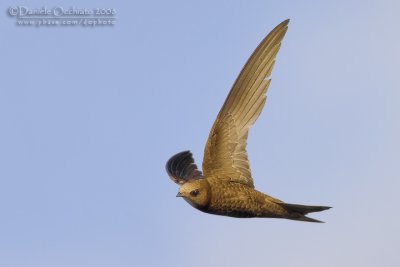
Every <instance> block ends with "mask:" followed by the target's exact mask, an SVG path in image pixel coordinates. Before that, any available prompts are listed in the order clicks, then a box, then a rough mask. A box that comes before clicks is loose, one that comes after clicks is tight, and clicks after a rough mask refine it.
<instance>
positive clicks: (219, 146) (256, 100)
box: [203, 20, 289, 187]
mask: <svg viewBox="0 0 400 267" xmlns="http://www.w3.org/2000/svg"><path fill="white" fill-rule="evenodd" d="M288 23H289V20H285V21H283V22H282V23H280V24H279V25H278V26H276V27H275V29H273V30H272V31H271V32H270V33H269V34H268V36H267V37H265V39H264V40H263V41H262V42H261V43H260V44H259V45H258V47H257V48H256V50H255V51H254V52H253V54H252V55H251V57H250V58H249V60H248V61H247V63H246V65H245V66H244V68H243V69H242V71H241V72H240V74H239V76H238V77H237V79H236V81H235V83H234V85H233V87H232V89H231V91H230V92H229V95H228V97H227V98H226V100H225V103H224V105H223V106H222V108H221V111H220V112H219V114H218V116H217V119H216V120H215V122H214V125H213V127H212V129H211V132H210V135H209V137H208V141H207V144H206V147H205V151H204V159H203V172H204V176H205V177H214V178H217V179H229V180H230V181H232V182H239V183H242V184H245V185H248V186H251V187H254V183H253V179H252V177H251V172H250V166H249V160H248V158H247V152H246V144H247V141H246V140H247V136H248V133H249V129H250V127H251V126H252V125H253V124H254V122H255V121H256V120H257V118H258V116H259V115H260V113H261V110H262V108H263V107H264V104H265V100H266V96H265V93H266V92H267V89H268V86H269V84H270V81H271V80H270V79H266V78H268V77H269V76H270V74H271V71H272V68H273V66H274V63H275V57H276V55H277V53H278V51H279V48H280V45H281V41H282V39H283V37H284V36H285V33H286V31H287V28H288V26H287V25H288Z"/></svg>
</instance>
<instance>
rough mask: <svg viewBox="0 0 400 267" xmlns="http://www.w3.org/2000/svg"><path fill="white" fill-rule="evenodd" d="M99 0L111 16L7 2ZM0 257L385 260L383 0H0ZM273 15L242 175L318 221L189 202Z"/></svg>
mask: <svg viewBox="0 0 400 267" xmlns="http://www.w3.org/2000/svg"><path fill="white" fill-rule="evenodd" d="M16 5H21V6H28V7H31V8H40V7H42V6H48V7H53V6H63V7H66V8H68V7H70V6H76V7H80V8H103V7H111V8H115V9H116V10H117V14H116V18H117V21H116V25H115V26H113V27H94V28H85V27H73V26H70V27H60V26H59V27H57V26H56V27H22V26H16V25H15V23H16V19H15V17H9V16H7V14H6V13H7V10H8V8H9V7H11V6H16ZM0 9H1V10H3V15H2V16H0V30H1V32H2V36H3V38H2V41H1V42H0V53H1V59H2V60H1V61H0V71H1V73H2V86H1V87H0V125H1V131H0V212H1V213H0V214H1V215H0V265H1V266H9V267H14V266H15V267H16V266H18V267H20V266H30V267H32V266H38V267H39V266H40V267H46V266H49V267H50V266H51V267H53V266H78V267H79V266H161V265H162V266H188V265H190V266H205V265H207V266H223V265H229V266H232V267H235V266H243V265H246V266H249V265H253V266H260V265H261V266H264V265H270V266H294V265H295V266H298V267H301V266H307V267H312V266H363V267H368V266H378V265H379V266H399V264H400V260H399V258H398V255H397V254H398V244H399V242H400V232H399V231H398V225H400V216H399V215H398V212H397V208H398V203H399V197H398V189H399V188H400V182H399V181H400V180H399V178H400V169H399V157H400V141H399V136H400V124H399V118H400V105H399V104H400V103H399V101H400V90H399V89H400V86H399V85H400V83H399V79H398V70H399V67H400V63H399V62H400V52H399V49H398V48H399V47H400V32H399V29H398V25H400V17H399V16H398V11H399V10H400V4H399V2H398V1H394V0H393V1H389V0H385V1H358V0H354V1H328V2H327V1H302V3H300V1H218V2H216V1H201V3H194V2H192V3H189V2H188V1H147V2H146V3H144V1H141V2H139V1H130V2H129V3H127V1H74V0H71V1H65V0H62V1H47V2H46V1H19V2H15V1H3V2H2V3H1V4H0ZM287 18H290V19H291V22H290V24H289V30H288V33H287V35H286V37H285V39H284V41H283V44H282V47H281V50H280V52H279V55H278V58H277V62H276V65H275V68H274V71H273V73H272V83H271V86H270V88H269V92H268V100H267V104H266V107H265V109H264V111H263V113H262V114H261V116H260V118H259V119H258V121H257V123H256V125H255V126H254V127H253V128H252V130H251V132H250V136H249V142H248V152H249V158H250V161H251V168H252V173H253V177H254V179H255V185H256V188H257V189H259V190H260V191H264V192H266V193H268V194H270V195H272V196H274V197H277V198H280V199H282V200H285V201H287V202H290V203H300V204H315V205H329V206H333V207H334V208H333V209H332V210H329V211H326V212H323V213H320V214H315V216H313V217H315V218H318V219H321V220H323V221H326V222H327V223H326V224H311V223H302V222H294V221H285V220H274V219H234V218H227V217H220V216H212V215H208V214H203V213H201V212H199V211H197V210H194V209H193V208H191V207H190V206H189V205H188V204H187V203H185V202H184V201H182V199H177V198H176V197H175V195H176V192H177V190H178V188H177V186H176V185H175V184H174V183H172V182H171V181H170V180H169V178H168V176H167V174H166V173H165V170H164V165H165V162H166V160H167V159H168V158H169V157H170V156H172V155H173V154H175V153H176V152H179V151H182V150H186V149H190V150H191V151H192V152H193V154H194V156H195V158H196V162H197V164H198V165H201V161H202V156H203V149H204V144H205V142H206V139H207V136H208V133H209V130H210V128H211V125H212V123H213V121H214V119H215V117H216V115H217V113H218V111H219V109H220V107H221V105H222V103H223V101H224V99H225V97H226V95H227V93H228V91H229V89H230V87H231V85H232V83H233V81H234V79H235V78H236V76H237V74H238V73H239V71H240V69H241V68H242V66H243V64H244V63H245V61H246V60H247V58H248V57H249V56H250V54H251V52H252V51H253V50H254V49H255V47H256V46H257V45H258V43H259V42H260V41H261V40H262V38H263V37H264V36H265V35H266V34H267V33H268V32H269V31H270V30H272V28H273V27H275V26H276V25H277V24H278V23H279V22H281V21H283V20H285V19H287Z"/></svg>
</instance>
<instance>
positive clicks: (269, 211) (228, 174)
mask: <svg viewBox="0 0 400 267" xmlns="http://www.w3.org/2000/svg"><path fill="white" fill-rule="evenodd" d="M288 23H289V20H286V21H284V22H282V23H281V24H279V25H278V26H277V27H275V29H274V30H272V31H271V33H270V34H268V36H267V37H266V38H265V39H264V40H263V41H262V42H261V43H260V45H259V46H258V47H257V49H256V50H255V51H254V53H253V54H252V56H251V57H250V59H249V60H248V61H247V63H246V65H245V66H244V68H243V70H242V71H241V73H240V75H239V76H238V78H237V80H236V82H235V84H234V85H233V87H232V89H231V91H230V93H229V95H228V97H227V99H226V100H225V103H224V105H223V106H222V108H221V110H220V112H219V114H218V116H217V119H216V120H215V122H214V125H213V127H212V129H211V132H210V135H209V137H208V141H207V144H206V147H205V151H204V159H203V172H204V173H202V172H200V171H199V170H198V169H197V166H196V164H194V160H193V157H192V154H191V153H190V152H189V151H184V152H181V153H178V154H176V155H175V156H173V157H171V158H170V159H169V160H168V162H167V165H166V169H167V172H168V174H169V176H170V178H171V179H172V180H173V181H174V182H176V183H177V184H179V185H181V187H180V188H179V193H178V195H177V196H180V197H183V198H184V199H185V200H186V201H187V202H188V203H189V204H191V205H192V206H193V207H195V208H196V209H199V210H201V211H203V212H206V213H211V214H216V215H224V216H231V217H239V218H251V217H262V218H286V219H292V220H300V221H309V222H319V221H318V220H315V219H312V218H308V217H306V216H305V215H306V214H307V213H310V212H317V211H322V210H325V209H328V208H329V207H325V206H306V205H297V204H288V203H285V202H283V201H281V200H279V199H276V198H273V197H271V196H268V195H266V194H264V193H262V192H259V191H257V190H256V189H255V188H254V183H253V178H252V176H251V171H250V166H249V161H248V158H247V152H246V141H247V136H248V132H249V129H250V127H251V126H252V125H253V124H254V122H255V121H256V120H257V118H258V116H259V115H260V113H261V111H262V109H263V107H264V104H265V100H266V96H265V93H266V91H267V89H268V86H269V84H270V80H269V79H266V78H267V77H268V76H269V75H270V74H271V71H272V68H273V65H274V62H275V57H276V54H277V53H278V50H279V48H280V43H281V40H282V39H283V37H284V35H285V33H286V31H287V25H288Z"/></svg>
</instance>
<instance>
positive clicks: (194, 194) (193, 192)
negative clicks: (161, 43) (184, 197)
mask: <svg viewBox="0 0 400 267" xmlns="http://www.w3.org/2000/svg"><path fill="white" fill-rule="evenodd" d="M199 193H200V191H199V189H196V190H193V191H191V192H190V195H191V196H192V197H195V196H197V195H198V194H199Z"/></svg>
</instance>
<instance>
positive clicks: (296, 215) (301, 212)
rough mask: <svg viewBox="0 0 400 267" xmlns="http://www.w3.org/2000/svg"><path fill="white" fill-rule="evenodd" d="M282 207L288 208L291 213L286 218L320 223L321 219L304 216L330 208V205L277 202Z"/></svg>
mask: <svg viewBox="0 0 400 267" xmlns="http://www.w3.org/2000/svg"><path fill="white" fill-rule="evenodd" d="M279 204H280V205H281V206H282V207H284V208H285V209H286V210H288V211H289V212H290V213H291V214H290V216H289V218H288V219H291V220H297V221H305V222H318V223H322V221H319V220H316V219H313V218H309V217H307V216H305V215H306V214H308V213H311V212H319V211H323V210H327V209H330V208H331V207H326V206H307V205H298V204H289V203H279Z"/></svg>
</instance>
